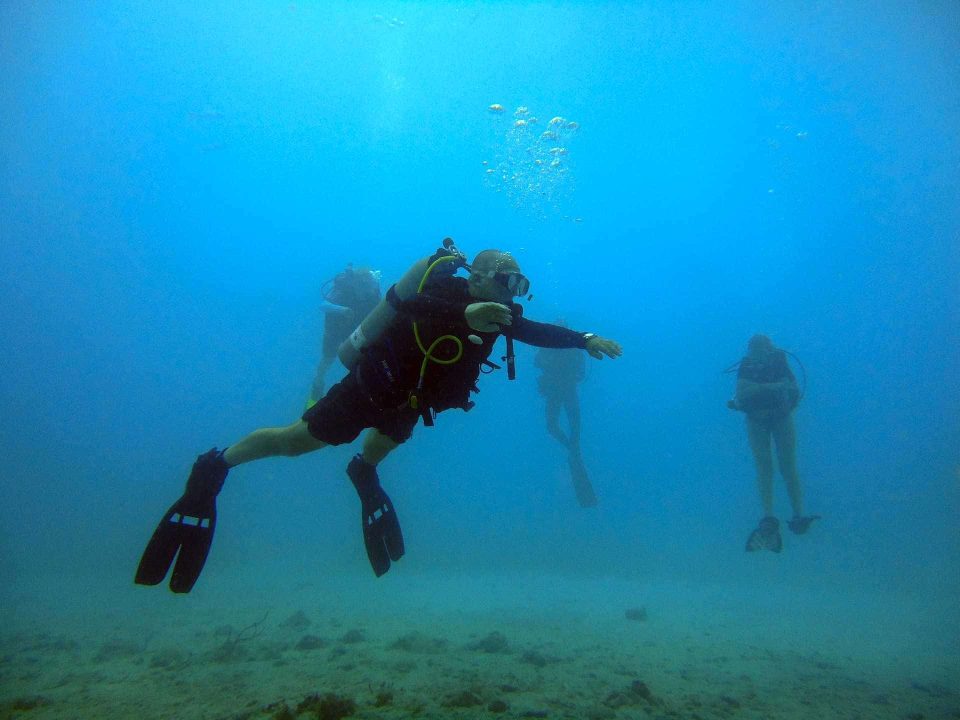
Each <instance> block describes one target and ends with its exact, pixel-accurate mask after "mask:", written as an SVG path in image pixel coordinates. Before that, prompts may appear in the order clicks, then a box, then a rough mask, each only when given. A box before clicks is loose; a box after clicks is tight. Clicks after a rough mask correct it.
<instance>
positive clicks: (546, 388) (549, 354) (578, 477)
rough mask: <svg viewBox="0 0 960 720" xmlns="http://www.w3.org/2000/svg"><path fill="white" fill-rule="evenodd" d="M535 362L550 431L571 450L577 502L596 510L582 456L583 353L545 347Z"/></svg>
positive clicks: (569, 455)
mask: <svg viewBox="0 0 960 720" xmlns="http://www.w3.org/2000/svg"><path fill="white" fill-rule="evenodd" d="M557 325H559V326H560V327H566V326H567V324H566V323H565V322H564V321H563V319H562V318H561V319H558V320H557ZM533 362H534V365H535V366H536V367H537V368H539V370H540V377H539V378H537V390H538V391H539V392H540V394H541V395H542V396H543V399H544V401H545V406H544V413H545V416H546V422H547V432H548V433H550V435H551V436H552V437H553V438H554V439H555V440H556V441H557V442H558V443H560V444H561V445H563V446H564V447H565V448H566V449H567V460H568V462H569V464H570V477H571V479H572V481H573V491H574V493H575V494H576V497H577V502H578V503H579V504H580V507H584V508H588V507H596V505H597V495H596V493H595V492H594V490H593V484H592V483H591V482H590V477H589V476H588V475H587V468H586V466H585V465H584V464H583V457H582V456H581V454H580V398H579V397H578V396H577V385H578V384H579V383H581V382H583V378H584V376H585V374H586V372H585V371H586V364H585V362H584V357H583V353H580V352H577V351H576V350H569V349H568V350H554V349H550V348H541V349H540V350H537V354H536V355H535V356H534V361H533ZM561 410H563V411H564V413H565V414H566V416H567V431H566V432H564V430H563V428H562V427H560V411H561Z"/></svg>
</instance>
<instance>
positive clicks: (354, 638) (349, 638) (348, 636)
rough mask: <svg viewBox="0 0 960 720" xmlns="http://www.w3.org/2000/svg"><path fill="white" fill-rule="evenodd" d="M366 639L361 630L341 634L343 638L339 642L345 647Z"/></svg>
mask: <svg viewBox="0 0 960 720" xmlns="http://www.w3.org/2000/svg"><path fill="white" fill-rule="evenodd" d="M366 639H367V638H366V636H365V635H364V634H363V630H348V631H347V632H345V633H344V634H343V637H341V638H340V642H342V643H346V644H347V645H355V644H357V643H362V642H364V641H365V640H366Z"/></svg>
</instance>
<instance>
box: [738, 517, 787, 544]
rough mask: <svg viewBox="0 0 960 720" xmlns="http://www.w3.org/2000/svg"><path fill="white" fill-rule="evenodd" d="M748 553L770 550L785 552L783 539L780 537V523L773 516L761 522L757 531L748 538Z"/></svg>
mask: <svg viewBox="0 0 960 720" xmlns="http://www.w3.org/2000/svg"><path fill="white" fill-rule="evenodd" d="M745 549H746V551H747V552H756V551H757V550H770V551H771V552H775V553H778V552H780V551H781V550H783V539H782V538H781V537H780V521H779V520H777V519H776V518H775V517H773V516H772V515H767V516H766V517H765V518H763V519H762V520H760V524H759V525H758V526H757V528H756V530H754V531H753V532H752V533H750V537H748V538H747V547H746V548H745Z"/></svg>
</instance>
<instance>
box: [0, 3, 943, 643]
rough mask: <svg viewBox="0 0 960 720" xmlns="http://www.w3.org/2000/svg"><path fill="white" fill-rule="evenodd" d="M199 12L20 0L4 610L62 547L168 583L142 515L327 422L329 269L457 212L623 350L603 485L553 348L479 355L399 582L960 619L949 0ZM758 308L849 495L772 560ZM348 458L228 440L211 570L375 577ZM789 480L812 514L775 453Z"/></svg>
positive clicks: (0, 148) (419, 243)
mask: <svg viewBox="0 0 960 720" xmlns="http://www.w3.org/2000/svg"><path fill="white" fill-rule="evenodd" d="M195 5H196V3H160V4H156V3H107V2H104V3H96V4H67V5H63V4H56V3H36V4H26V3H5V4H3V5H2V6H0V69H2V77H0V273H2V281H0V347H2V357H3V362H2V372H0V398H2V408H3V412H2V415H0V454H2V458H3V460H2V464H0V467H2V476H0V528H2V529H0V573H2V578H3V586H4V587H3V590H2V595H3V596H6V597H7V599H8V601H11V600H12V599H18V602H27V603H29V599H30V598H31V593H32V592H34V590H32V589H31V588H34V587H35V583H41V584H42V583H44V582H48V581H49V580H50V578H56V579H57V580H56V582H57V585H58V587H59V592H60V593H62V594H63V595H64V596H70V595H71V594H77V595H83V594H86V593H91V592H93V593H96V592H102V591H104V588H109V594H110V597H113V598H117V602H122V603H131V604H133V605H136V604H137V603H138V602H142V601H143V597H144V595H143V594H144V593H166V592H167V591H166V589H165V588H155V589H150V590H147V589H144V588H138V587H134V586H133V585H132V582H131V580H132V574H133V570H134V568H135V566H136V562H137V560H138V557H139V553H140V551H141V549H142V547H143V544H144V543H145V542H146V540H147V538H148V537H149V533H150V531H151V529H152V527H153V525H154V524H155V522H156V521H157V520H158V519H159V516H160V514H161V513H162V511H163V510H164V508H165V507H166V506H167V505H168V504H169V503H170V502H172V500H173V499H175V498H176V497H177V495H178V494H179V492H180V491H181V487H182V483H183V480H184V478H185V476H186V473H187V472H188V470H189V467H190V464H191V463H192V462H193V459H194V458H195V457H196V455H197V454H198V453H200V452H202V451H205V450H207V449H208V448H210V447H212V446H214V445H216V446H220V447H223V446H226V445H229V444H231V443H233V442H236V441H237V440H238V439H239V438H241V437H242V436H243V435H244V434H245V433H247V432H249V431H251V430H253V429H255V428H258V427H263V426H276V425H284V424H288V423H290V422H293V421H294V420H296V419H297V417H298V416H299V413H300V412H301V410H302V405H303V401H304V399H305V396H306V392H307V389H308V388H309V384H310V381H311V379H312V374H313V371H314V368H315V365H316V362H317V360H318V356H319V343H320V336H321V331H322V324H321V316H320V313H319V312H318V310H317V306H318V305H319V302H320V299H321V298H320V285H321V283H322V282H323V281H324V280H326V279H328V278H330V277H331V276H332V275H334V274H335V273H336V272H338V271H339V270H340V269H342V268H343V266H344V265H345V264H346V263H348V262H354V263H357V264H367V265H371V266H373V267H376V268H379V269H381V270H382V271H383V274H384V280H385V283H384V288H386V286H387V283H388V282H391V281H393V280H395V279H396V278H398V277H399V276H400V275H401V274H402V273H403V272H404V271H405V270H406V268H407V267H408V266H409V265H410V264H411V263H412V262H414V261H415V260H416V259H418V258H420V257H422V256H424V255H428V254H430V253H432V252H433V250H434V249H435V248H436V247H437V244H438V243H439V242H440V240H442V238H444V237H446V236H452V237H453V238H455V239H456V241H457V242H458V245H459V246H460V247H461V249H463V250H465V251H466V252H467V254H468V255H471V256H472V255H474V254H475V253H476V252H479V251H480V250H482V249H485V248H488V247H499V248H503V249H505V250H510V251H512V252H513V253H514V254H515V256H516V257H517V259H518V260H519V262H520V263H521V265H522V267H523V270H524V272H525V273H526V275H527V276H528V277H529V278H531V281H532V292H533V294H534V297H533V299H532V300H530V301H529V302H526V303H525V313H526V315H527V316H528V317H531V318H533V319H538V320H544V321H553V320H554V319H556V318H557V317H558V316H563V317H565V318H566V319H567V321H568V322H569V324H570V325H571V326H572V327H574V328H576V329H578V330H583V331H591V332H596V333H598V334H601V335H603V336H606V337H610V338H614V339H616V340H617V341H619V342H620V343H622V345H623V348H624V355H623V357H622V358H620V359H618V360H615V361H611V360H604V361H602V362H594V361H590V362H589V363H588V365H589V368H588V375H587V379H586V381H585V383H584V384H583V385H582V386H581V399H582V407H583V414H584V437H583V443H584V457H585V461H586V463H587V466H588V468H589V470H590V473H591V476H592V479H593V482H594V485H595V487H596V489H597V492H598V495H599V497H600V505H599V507H598V508H597V509H596V510H595V511H582V510H580V509H579V508H578V507H577V506H576V503H575V501H574V498H573V493H572V491H571V489H570V487H569V483H568V479H567V476H566V469H565V465H564V462H563V456H562V453H561V450H560V448H559V446H557V445H556V443H554V441H553V440H552V439H551V438H550V437H549V436H548V435H547V434H546V432H545V431H544V429H543V408H542V404H541V399H540V397H539V396H538V395H537V392H536V385H535V377H536V371H535V369H534V367H533V350H532V349H530V348H521V349H520V351H519V357H518V378H517V380H516V381H514V382H509V381H508V380H507V379H506V377H505V374H504V373H503V372H502V371H501V372H498V373H494V374H493V375H491V376H489V377H483V378H482V380H481V383H480V385H481V393H480V394H479V396H477V398H476V399H477V401H478V405H477V407H476V408H475V409H474V410H473V411H472V412H470V413H469V414H466V415H464V414H461V413H459V411H451V412H448V413H445V414H443V415H441V416H440V418H438V421H437V426H436V427H435V428H433V429H430V428H423V427H418V428H417V430H416V431H415V435H414V438H413V439H412V440H411V441H410V442H409V443H408V444H406V445H405V446H403V447H401V448H400V449H399V450H398V451H396V452H395V453H394V454H393V456H391V457H390V458H389V459H388V460H387V461H385V462H384V463H383V465H382V466H381V471H380V472H381V477H382V479H383V481H384V485H385V487H387V489H388V491H389V492H390V493H391V496H392V497H393V499H394V502H395V503H396V504H397V507H398V512H399V513H400V517H401V519H402V521H403V524H404V530H405V533H406V535H407V550H408V555H407V557H406V558H404V560H403V561H402V562H401V563H400V564H398V565H397V566H396V567H395V568H394V569H393V570H392V571H391V574H390V575H388V576H387V577H386V578H383V579H380V580H376V581H375V580H374V578H373V576H372V575H371V576H370V577H369V581H368V582H369V585H370V586H371V587H372V588H377V590H376V591H377V592H383V589H382V588H381V587H380V586H381V585H382V584H384V583H389V582H390V581H391V580H392V579H393V578H394V576H395V575H401V576H402V575H403V574H404V573H407V574H408V576H409V575H415V574H416V573H419V572H434V571H442V572H451V573H456V574H459V575H462V576H464V577H470V576H471V575H472V574H473V573H479V572H484V573H493V574H497V573H500V572H507V571H510V572H514V571H521V572H533V573H538V572H548V573H558V574H560V575H563V576H568V577H594V578H599V579H598V580H597V582H601V583H602V582H603V578H609V579H610V581H611V582H613V581H619V580H624V579H627V580H630V581H640V582H643V581H648V580H649V581H652V580H653V579H656V580H657V581H658V582H673V581H676V582H683V583H687V584H688V585H686V587H692V588H693V590H692V592H693V593H694V594H696V588H697V587H698V583H701V582H702V583H704V584H706V583H708V582H710V583H713V582H730V583H733V584H746V585H749V586H750V587H757V588H760V589H762V588H763V587H765V586H769V587H777V588H781V589H782V588H783V587H785V586H786V587H789V588H791V592H790V596H791V597H799V598H803V597H804V594H805V593H821V592H824V590H825V589H827V590H830V591H831V592H835V595H832V596H831V597H832V598H834V599H832V600H828V601H826V607H828V608H829V607H830V604H831V603H834V602H835V603H837V604H841V603H844V602H846V601H848V600H850V598H851V597H853V595H852V594H855V593H856V594H859V593H870V594H872V595H873V596H874V597H876V598H878V601H879V602H881V603H882V602H884V601H885V600H884V599H885V598H887V599H889V598H894V597H896V598H901V599H905V602H907V603H913V605H911V607H916V608H919V609H918V610H917V613H918V617H925V618H926V620H925V621H923V622H920V621H919V620H917V622H920V625H921V626H922V628H921V630H920V631H918V632H919V637H920V641H919V642H920V644H921V645H923V644H924V643H927V642H929V643H932V644H935V645H936V648H934V647H933V645H931V648H930V649H931V652H933V653H939V652H942V650H943V648H945V647H951V646H952V647H954V648H955V647H956V644H957V643H958V642H960V609H958V606H957V602H956V597H957V592H958V590H960V537H958V534H957V521H956V518H957V516H958V512H960V456H958V447H960V381H958V378H960V353H958V347H960V344H958V343H960V317H958V314H957V309H956V304H957V298H958V292H960V282H958V278H960V256H958V239H960V205H958V203H957V198H958V197H960V173H958V167H960V140H958V138H960V133H958V130H960V86H958V84H957V78H958V77H960V61H958V58H960V30H958V29H960V8H958V6H957V5H956V4H955V3H947V2H943V3H938V2H924V3H920V4H907V5H904V4H900V3H845V4H843V5H842V6H836V5H835V4H831V3H822V4H801V3H779V4H775V5H769V6H760V5H756V4H750V3H741V4H732V5H731V4H729V3H700V4H688V3H684V4H676V5H674V4H642V5H641V4H635V3H553V4H546V3H538V4H525V3H417V4H412V3H317V4H313V3H302V2H294V3H276V4H272V5H266V4H260V5H249V4H248V5H239V6H238V5H237V4H236V3H226V2H222V3H202V4H201V6H200V7H195ZM492 104H500V105H502V106H503V108H504V111H503V112H502V113H499V112H491V111H490V110H489V109H488V108H489V106H490V105H492ZM521 106H522V107H525V108H527V113H525V114H524V113H521V114H519V115H517V114H515V110H516V108H518V107H521ZM531 116H534V117H537V118H538V124H536V128H537V129H538V130H544V131H545V130H546V129H547V127H549V126H548V122H549V120H550V119H551V118H553V117H562V118H563V119H564V121H565V122H575V123H577V125H579V129H577V130H576V131H575V132H571V133H570V134H569V136H568V137H566V138H565V141H564V150H565V151H566V152H565V154H563V155H559V156H558V155H550V154H549V153H548V154H547V155H540V156H536V155H534V154H532V153H525V150H526V148H525V147H524V146H523V145H524V143H526V142H527V141H528V140H529V137H533V136H534V135H536V134H539V133H533V134H531V135H530V136H525V135H523V134H522V133H518V130H517V128H516V127H515V126H514V123H515V122H516V120H517V119H522V118H524V117H526V118H529V117H531ZM531 127H533V126H531ZM518 142H519V143H520V144H521V145H520V151H519V152H518V150H517V147H518V146H517V143H518ZM547 150H549V148H547ZM554 157H560V158H561V160H562V164H561V165H557V166H555V167H557V168H560V167H562V168H563V169H564V171H565V172H564V173H562V174H559V173H555V174H552V175H549V176H547V179H543V177H544V176H541V175H538V173H539V172H540V169H541V166H540V165H535V164H533V162H532V161H533V159H537V158H539V159H544V158H546V159H547V160H548V161H550V160H551V159H552V158H554ZM488 169H494V172H493V173H487V172H486V171H487V170H488ZM530 178H539V180H538V182H540V183H541V184H540V185H539V186H538V187H537V188H535V189H532V188H531V187H530V183H529V182H527V180H528V179H530ZM755 332H765V333H768V334H769V335H770V336H771V337H772V338H773V339H774V341H775V342H777V343H778V344H779V345H781V346H783V347H786V348H788V349H790V350H791V351H792V352H794V353H796V354H797V356H799V357H800V358H801V360H802V362H803V364H804V366H805V369H806V374H807V377H808V387H807V394H806V397H805V399H804V402H803V403H802V405H801V406H800V408H799V410H798V412H797V424H798V430H799V444H798V448H799V449H798V452H799V462H800V470H801V475H802V478H803V483H804V488H805V494H806V506H807V509H808V511H809V512H811V513H817V514H820V515H822V516H823V520H822V521H821V522H820V523H818V524H817V525H815V526H814V528H813V530H812V531H811V532H810V534H809V535H807V536H804V537H802V538H798V537H794V536H792V535H789V534H787V536H786V538H785V542H786V544H787V546H786V548H785V550H784V552H783V553H782V555H781V556H778V557H774V556H772V555H761V556H754V555H750V556H747V555H746V554H745V553H743V550H742V547H743V542H744V540H745V538H746V535H747V533H748V532H749V531H750V529H751V528H752V527H753V526H754V525H755V524H756V521H757V519H758V518H759V516H760V515H761V509H760V507H759V501H758V499H757V494H756V490H755V487H754V480H753V469H752V463H751V459H750V455H749V450H748V447H747V443H746V436H745V432H744V429H743V427H742V417H741V416H739V415H737V414H735V413H731V412H730V411H729V410H727V409H726V407H725V402H726V400H727V399H728V398H729V397H730V396H731V395H732V392H733V378H732V376H730V375H724V374H723V372H722V371H723V369H724V368H726V367H727V366H728V365H729V364H730V363H732V362H734V361H736V360H737V359H738V358H739V357H740V356H741V355H742V354H743V352H744V349H745V344H746V341H747V339H748V338H749V337H750V336H751V335H752V334H753V333H755ZM501 349H502V346H500V348H498V350H497V354H498V355H499V354H502V352H501ZM355 451H356V448H353V449H347V448H336V449H328V450H324V451H321V452H319V453H317V454H316V455H313V456H310V457H307V458H300V459H297V460H283V459H277V460H265V461H262V462H259V463H256V464H253V465H249V466H246V467H243V468H240V469H237V470H235V471H233V472H232V473H231V475H230V478H229V479H228V481H227V485H226V488H225V490H224V492H223V494H222V495H221V498H220V504H219V508H220V516H221V517H220V526H219V528H218V533H217V540H216V543H215V544H214V548H213V552H212V555H211V559H210V561H209V563H208V567H207V571H206V572H205V574H204V576H203V578H201V581H200V583H199V584H198V588H197V590H196V591H195V592H196V593H200V594H201V596H202V593H203V592H205V591H206V592H214V587H215V586H216V584H217V583H218V582H226V583H229V582H230V578H231V577H233V578H236V577H239V576H240V575H241V574H245V573H247V572H252V573H254V574H256V575H257V576H258V577H259V578H260V581H261V583H262V584H263V585H265V586H267V587H269V586H272V585H273V584H275V583H276V584H277V586H278V587H279V586H280V585H284V586H285V587H286V586H287V585H290V584H295V583H296V582H297V581H298V580H309V581H310V582H315V583H318V584H320V585H322V584H323V581H324V577H325V573H327V572H332V571H333V570H335V571H337V572H341V571H342V572H348V573H349V572H352V571H353V570H360V571H365V570H366V567H365V563H366V560H365V557H364V555H363V550H362V545H361V543H360V538H359V529H358V528H357V527H356V517H355V515H356V499H355V497H354V496H353V493H352V489H351V488H350V487H349V484H348V483H346V482H345V477H344V468H345V465H346V462H347V461H348V459H349V457H350V453H351V452H355ZM776 503H777V512H778V514H779V515H780V517H781V519H786V518H787V517H788V516H789V507H788V505H787V502H786V497H785V493H784V489H783V486H782V483H780V482H779V481H778V484H777V486H776ZM311 568H312V571H313V572H315V575H314V576H312V577H309V578H303V577H302V575H303V573H308V574H309V573H310V572H311ZM395 582H396V581H395ZM705 586H706V585H704V587H705ZM370 591H371V592H373V590H370ZM278 592H280V591H279V590H278ZM818 597H819V595H818ZM857 597H859V595H857ZM891 602H892V600H891ZM771 612H774V611H773V610H771ZM854 614H855V613H854ZM880 632H881V634H882V632H883V631H882V630H881V631H880Z"/></svg>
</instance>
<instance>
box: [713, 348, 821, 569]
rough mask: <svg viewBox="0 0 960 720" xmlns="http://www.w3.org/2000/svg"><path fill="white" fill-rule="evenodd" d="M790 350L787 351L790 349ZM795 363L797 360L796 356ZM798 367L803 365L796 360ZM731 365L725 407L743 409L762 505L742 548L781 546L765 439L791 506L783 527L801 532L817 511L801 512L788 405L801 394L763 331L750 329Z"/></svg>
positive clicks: (796, 401)
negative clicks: (732, 382)
mask: <svg viewBox="0 0 960 720" xmlns="http://www.w3.org/2000/svg"><path fill="white" fill-rule="evenodd" d="M791 356H792V354H791ZM797 362H798V363H799V360H798V361H797ZM800 367H801V370H802V369H803V365H802V364H801V365H800ZM734 370H736V371H737V390H736V394H735V396H734V398H733V399H732V400H729V401H727V407H729V408H730V409H731V410H737V411H740V412H742V413H745V414H746V418H747V437H748V438H749V440H750V449H751V450H752V451H753V461H754V464H755V465H756V469H757V486H758V488H759V490H760V502H761V504H762V505H763V513H764V515H763V518H761V520H760V524H759V525H758V526H757V528H756V529H755V530H754V531H753V532H752V533H750V537H749V538H747V545H746V550H747V552H753V551H756V550H771V551H773V552H775V553H778V552H780V551H781V550H782V549H783V541H782V539H781V537H780V521H779V520H778V519H777V518H776V517H775V516H774V514H773V453H772V451H771V440H772V441H773V442H774V443H776V448H777V464H778V465H779V466H780V474H781V475H783V479H784V481H785V482H786V484H787V494H788V495H789V497H790V505H791V507H792V508H793V518H792V519H791V520H790V522H789V523H787V527H789V528H790V530H791V531H792V532H793V533H795V534H797V535H803V534H804V533H805V532H807V530H809V529H810V525H811V524H813V522H814V521H815V520H819V519H820V516H819V515H807V516H804V514H803V491H802V489H801V487H800V475H799V473H798V472H797V432H796V428H795V427H794V423H793V411H794V409H795V408H796V407H797V405H798V404H799V403H800V400H801V399H802V398H803V393H802V392H801V390H800V388H799V387H798V386H797V379H796V378H795V377H794V375H793V371H792V370H790V364H789V362H788V361H787V352H786V351H785V350H781V349H780V348H778V347H775V346H774V344H773V341H772V340H770V338H769V337H767V336H766V335H760V334H757V335H754V336H753V337H752V338H750V340H749V342H748V343H747V354H746V356H745V357H743V358H742V359H741V360H740V361H739V362H737V363H734V364H733V365H732V366H731V367H729V368H727V372H733V371H734Z"/></svg>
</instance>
